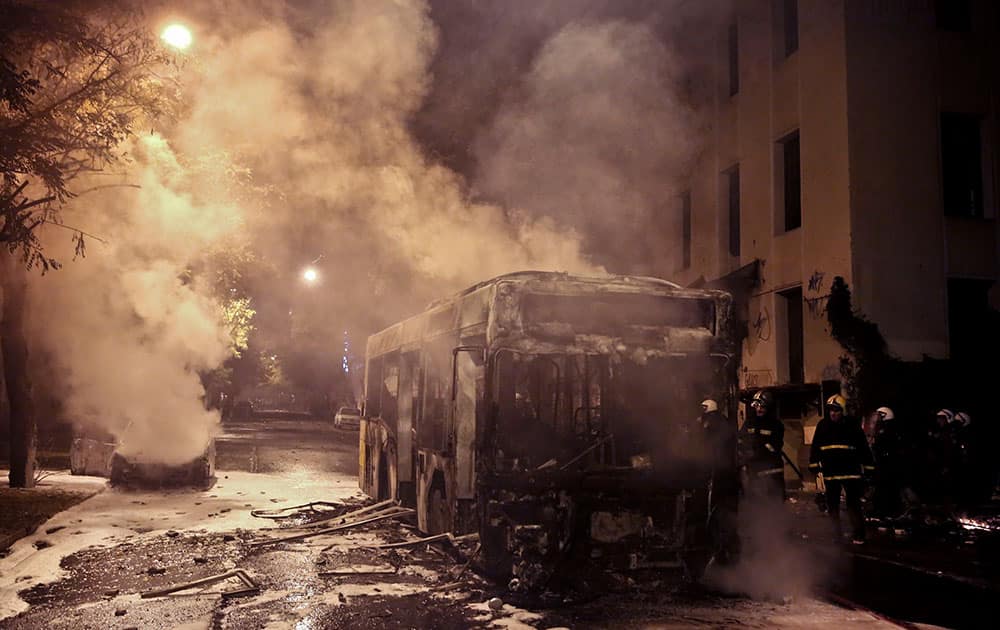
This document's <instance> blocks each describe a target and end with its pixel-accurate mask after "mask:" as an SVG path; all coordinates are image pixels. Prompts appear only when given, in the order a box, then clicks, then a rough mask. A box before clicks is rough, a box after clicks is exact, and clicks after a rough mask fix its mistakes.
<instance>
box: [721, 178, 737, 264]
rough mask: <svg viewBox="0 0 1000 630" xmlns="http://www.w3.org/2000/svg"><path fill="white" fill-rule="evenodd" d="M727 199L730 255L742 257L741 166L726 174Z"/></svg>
mask: <svg viewBox="0 0 1000 630" xmlns="http://www.w3.org/2000/svg"><path fill="white" fill-rule="evenodd" d="M724 176H725V181H726V198H727V201H728V204H729V255H730V256H736V257H739V255H740V166H739V164H737V165H736V166H734V167H733V168H731V169H729V170H728V171H726V172H725V174H724Z"/></svg>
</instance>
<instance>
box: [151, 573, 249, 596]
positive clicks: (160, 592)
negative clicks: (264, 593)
mask: <svg viewBox="0 0 1000 630" xmlns="http://www.w3.org/2000/svg"><path fill="white" fill-rule="evenodd" d="M230 578H237V579H238V580H239V581H240V582H242V583H243V588H239V589H236V590H232V591H223V592H222V597H223V599H229V598H231V597H240V596H243V595H256V594H257V593H259V592H260V585H258V584H257V582H255V581H254V580H253V578H251V577H250V576H249V575H248V574H247V572H246V571H244V570H243V569H236V570H234V571H229V572H226V573H221V574H219V575H213V576H211V577H207V578H202V579H200V580H195V581H193V582H185V583H184V584H178V585H176V586H171V587H170V588H162V589H157V590H155V591H146V592H145V593H143V594H142V595H141V597H142V599H149V598H151V597H163V596H165V595H170V594H171V593H176V592H178V591H186V590H188V589H191V588H198V587H201V586H211V585H212V584H216V583H218V582H223V581H225V580H228V579H230Z"/></svg>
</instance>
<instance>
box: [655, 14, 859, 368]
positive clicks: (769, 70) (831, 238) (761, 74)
mask: <svg viewBox="0 0 1000 630" xmlns="http://www.w3.org/2000/svg"><path fill="white" fill-rule="evenodd" d="M779 7H780V3H777V2H773V1H772V0H749V1H746V2H740V3H738V7H737V9H738V10H737V17H736V19H737V23H738V29H739V57H740V90H739V93H737V94H736V95H734V96H729V94H728V91H727V89H726V87H727V78H728V75H727V68H728V66H727V50H726V37H725V32H724V31H723V32H721V33H718V34H717V35H718V36H717V39H718V41H719V45H718V46H717V53H716V55H717V64H716V73H715V75H716V76H715V83H716V90H715V104H714V112H713V114H714V117H713V129H712V131H713V146H712V147H711V149H710V150H709V151H707V152H706V154H705V155H704V156H703V157H702V159H701V161H700V162H699V164H698V166H697V168H696V170H695V173H694V176H693V177H692V178H691V191H692V208H693V217H694V218H693V247H692V267H691V269H689V270H686V271H683V272H681V273H679V274H676V275H675V277H677V278H678V279H679V280H680V281H681V282H690V281H691V280H693V279H695V278H697V277H698V276H699V275H701V276H704V277H706V278H709V279H711V278H716V277H718V276H720V275H724V274H726V273H728V272H729V271H732V270H733V269H736V268H737V267H739V266H740V265H741V264H746V263H748V262H750V261H752V260H754V259H760V260H762V261H763V263H764V264H763V267H762V280H763V282H762V285H761V287H760V290H759V295H757V296H755V297H754V299H753V300H752V302H751V304H750V313H749V317H750V324H751V326H750V338H749V339H748V340H747V343H746V344H745V356H744V357H743V367H744V372H743V377H742V378H743V385H744V386H759V385H775V384H780V383H782V382H785V381H787V379H788V369H787V365H788V362H787V346H788V339H787V334H786V332H785V331H786V327H787V323H786V319H785V300H784V299H783V298H781V297H780V296H779V295H776V293H777V292H780V291H783V290H786V289H789V288H794V287H802V291H803V295H804V298H805V299H806V302H805V306H804V311H805V313H804V318H803V321H804V337H805V377H806V381H807V382H818V381H819V380H821V379H822V378H830V377H831V376H835V371H836V364H837V357H838V356H839V354H840V349H839V346H837V345H836V344H835V343H834V342H833V341H832V340H831V339H830V338H829V335H828V333H827V332H826V330H825V317H824V315H823V310H822V306H823V300H822V295H823V293H824V292H825V291H826V290H828V289H829V285H830V282H832V279H833V277H834V276H835V275H842V276H845V277H846V278H847V279H848V281H849V282H850V281H851V278H852V273H851V267H850V263H851V259H850V223H849V220H848V219H847V217H848V214H849V204H850V200H849V196H848V195H849V192H848V191H849V186H848V177H849V173H848V150H847V94H846V89H847V83H846V64H845V61H844V60H845V51H844V47H845V39H844V20H843V14H844V7H843V3H842V2H840V1H836V0H834V1H830V0H824V1H822V2H819V1H813V2H803V3H802V7H801V8H800V15H799V20H800V45H799V50H798V51H797V52H795V53H793V54H792V55H791V56H789V57H787V58H786V57H785V56H784V51H783V38H782V31H781V23H782V21H781V20H782V17H781V14H780V11H779ZM795 130H799V133H800V138H801V140H800V142H801V149H800V151H801V169H802V227H800V228H798V229H795V230H792V231H789V232H787V233H786V232H785V231H784V214H783V206H782V199H783V197H782V191H783V187H782V186H783V185H782V178H781V173H782V171H781V159H780V152H779V145H778V144H777V143H778V141H779V140H780V139H782V138H783V137H785V136H786V135H788V134H789V133H790V132H793V131H795ZM737 163H738V164H739V166H740V184H741V191H740V205H741V214H742V220H741V230H740V232H741V247H740V249H741V252H740V253H741V255H740V257H739V258H735V257H732V256H730V255H729V253H728V233H729V225H728V206H727V195H726V188H725V185H724V179H723V173H724V172H725V171H726V170H728V169H730V168H731V167H732V166H733V165H735V164H737ZM831 370H833V372H834V373H833V374H831Z"/></svg>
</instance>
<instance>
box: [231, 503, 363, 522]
mask: <svg viewBox="0 0 1000 630" xmlns="http://www.w3.org/2000/svg"><path fill="white" fill-rule="evenodd" d="M318 505H322V506H327V507H329V508H330V509H329V510H317V509H316V508H315V506H318ZM345 505H346V504H345V503H333V502H330V501H310V502H309V503H303V504H302V505H291V506H288V507H285V508H278V509H276V510H250V516H255V517H257V518H270V519H279V518H295V517H297V516H302V515H303V514H307V513H309V512H312V513H313V514H322V513H324V512H329V511H330V510H336V509H338V508H342V507H344V506H345ZM293 511H294V513H292V514H288V512H293Z"/></svg>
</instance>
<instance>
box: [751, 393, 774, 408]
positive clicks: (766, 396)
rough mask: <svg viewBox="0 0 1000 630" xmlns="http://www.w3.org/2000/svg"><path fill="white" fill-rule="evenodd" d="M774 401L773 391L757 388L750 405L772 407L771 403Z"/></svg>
mask: <svg viewBox="0 0 1000 630" xmlns="http://www.w3.org/2000/svg"><path fill="white" fill-rule="evenodd" d="M773 403H774V396H772V395H771V392H769V391H767V390H765V389H759V390H757V393H756V394H754V395H753V402H751V403H750V406H751V407H753V408H754V409H770V408H771V405H772V404H773Z"/></svg>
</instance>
